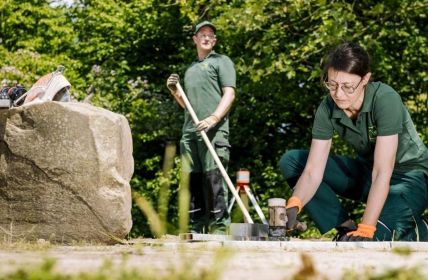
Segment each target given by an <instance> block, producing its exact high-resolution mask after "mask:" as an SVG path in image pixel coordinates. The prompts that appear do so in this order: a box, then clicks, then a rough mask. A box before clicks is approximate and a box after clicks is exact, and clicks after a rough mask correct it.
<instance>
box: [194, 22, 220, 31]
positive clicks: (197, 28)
mask: <svg viewBox="0 0 428 280" xmlns="http://www.w3.org/2000/svg"><path fill="white" fill-rule="evenodd" d="M204 26H209V27H211V28H212V29H213V30H214V33H215V32H216V30H217V29H216V28H215V25H214V24H212V23H211V22H209V21H207V20H206V21H203V22H201V23H198V24H197V25H196V27H195V34H196V33H198V31H199V29H201V28H202V27H204Z"/></svg>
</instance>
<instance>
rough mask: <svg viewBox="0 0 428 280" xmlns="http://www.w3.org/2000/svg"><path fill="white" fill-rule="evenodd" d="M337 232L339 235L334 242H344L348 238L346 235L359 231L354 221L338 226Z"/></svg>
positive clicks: (334, 238)
mask: <svg viewBox="0 0 428 280" xmlns="http://www.w3.org/2000/svg"><path fill="white" fill-rule="evenodd" d="M336 230H337V233H336V235H335V236H334V237H333V240H332V241H343V239H344V238H345V237H346V234H347V233H348V232H351V231H355V230H357V226H356V225H355V223H354V221H352V220H347V221H346V222H344V223H342V224H341V225H339V226H337V227H336Z"/></svg>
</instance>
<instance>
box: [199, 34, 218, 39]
mask: <svg viewBox="0 0 428 280" xmlns="http://www.w3.org/2000/svg"><path fill="white" fill-rule="evenodd" d="M197 36H198V37H199V38H201V39H203V38H207V39H209V40H213V39H215V38H216V36H215V35H214V34H203V33H199V34H198V35H197Z"/></svg>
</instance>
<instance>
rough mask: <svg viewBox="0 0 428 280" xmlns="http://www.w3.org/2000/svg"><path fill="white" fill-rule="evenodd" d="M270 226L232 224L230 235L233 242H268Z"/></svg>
mask: <svg viewBox="0 0 428 280" xmlns="http://www.w3.org/2000/svg"><path fill="white" fill-rule="evenodd" d="M268 233H269V225H265V224H249V223H232V224H230V227H229V234H230V235H231V236H232V239H233V240H268Z"/></svg>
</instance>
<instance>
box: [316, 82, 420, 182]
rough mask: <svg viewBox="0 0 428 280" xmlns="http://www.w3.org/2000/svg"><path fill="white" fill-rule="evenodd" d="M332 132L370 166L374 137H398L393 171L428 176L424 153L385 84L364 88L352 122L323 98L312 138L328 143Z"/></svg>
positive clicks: (404, 112) (399, 103)
mask: <svg viewBox="0 0 428 280" xmlns="http://www.w3.org/2000/svg"><path fill="white" fill-rule="evenodd" d="M334 132H337V133H338V135H339V136H340V137H341V138H342V139H344V140H345V141H346V142H347V143H349V144H350V145H351V146H352V147H353V148H354V149H355V150H356V152H357V153H358V155H359V156H360V157H362V158H364V159H366V160H367V161H369V162H370V163H373V156H374V148H375V144H376V136H388V135H394V134H398V149H397V155H396V159H395V168H394V170H397V171H403V172H406V171H410V170H422V171H424V173H425V174H426V175H427V176H428V150H427V148H426V147H425V145H424V144H423V142H422V140H421V139H420V137H419V136H418V134H417V132H416V129H415V126H414V124H413V122H412V119H411V118H410V115H409V112H408V111H407V109H406V107H405V106H404V104H403V102H402V101H401V97H400V95H399V94H398V93H397V92H396V91H395V90H394V89H392V88H391V87H390V86H388V85H386V84H383V83H381V82H372V83H369V84H368V85H367V87H366V89H365V93H364V101H363V105H362V108H361V111H360V113H359V114H358V117H357V119H356V120H351V119H350V118H349V117H348V116H347V115H346V114H345V112H344V111H343V110H342V109H340V108H338V107H337V106H336V104H335V103H334V101H333V99H332V98H331V96H327V97H326V98H325V99H324V100H323V101H322V102H321V104H320V106H319V107H318V110H317V112H316V114H315V120H314V125H313V128H312V138H313V139H321V140H328V139H331V138H332V137H333V133H334Z"/></svg>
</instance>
